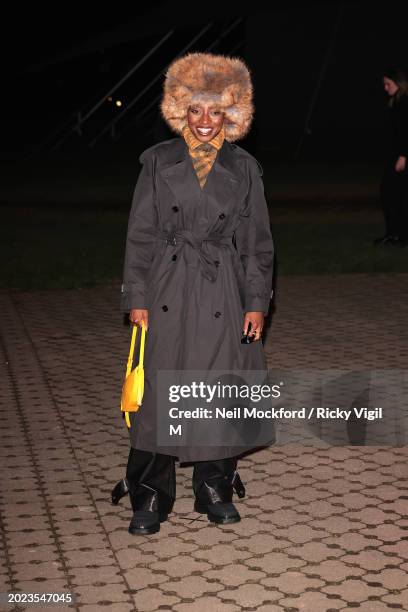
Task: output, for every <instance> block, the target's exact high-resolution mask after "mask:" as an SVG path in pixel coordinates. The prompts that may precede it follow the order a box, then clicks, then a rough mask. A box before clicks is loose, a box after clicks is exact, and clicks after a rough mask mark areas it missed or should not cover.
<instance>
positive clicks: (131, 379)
mask: <svg viewBox="0 0 408 612" xmlns="http://www.w3.org/2000/svg"><path fill="white" fill-rule="evenodd" d="M136 335H137V325H133V331H132V339H131V342H130V350H129V357H128V362H127V368H126V378H125V382H124V383H123V387H122V398H121V402H120V409H121V411H122V412H124V413H125V420H126V425H127V426H128V427H129V428H130V418H129V412H137V411H138V410H139V408H140V406H141V405H142V400H143V392H144V368H143V358H144V349H145V336H146V329H145V326H144V324H142V337H141V340H140V351H139V363H138V365H137V366H136V367H135V368H134V370H132V364H133V355H134V352H135V343H136Z"/></svg>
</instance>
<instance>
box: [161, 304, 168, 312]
mask: <svg viewBox="0 0 408 612" xmlns="http://www.w3.org/2000/svg"><path fill="white" fill-rule="evenodd" d="M168 309H169V308H168V306H166V304H164V306H162V310H164V312H167V311H168Z"/></svg>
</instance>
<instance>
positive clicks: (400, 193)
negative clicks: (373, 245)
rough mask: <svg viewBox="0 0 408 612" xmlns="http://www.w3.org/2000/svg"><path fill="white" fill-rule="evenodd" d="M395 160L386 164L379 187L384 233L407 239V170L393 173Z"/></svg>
mask: <svg viewBox="0 0 408 612" xmlns="http://www.w3.org/2000/svg"><path fill="white" fill-rule="evenodd" d="M395 164H396V158H395V159H394V158H392V159H391V160H390V161H389V162H387V164H386V166H385V169H384V173H383V177H382V181H381V186H380V196H381V203H382V207H383V213H384V220H385V233H386V234H387V235H388V236H395V237H398V238H400V239H401V240H407V239H408V168H406V169H405V171H404V172H396V171H395Z"/></svg>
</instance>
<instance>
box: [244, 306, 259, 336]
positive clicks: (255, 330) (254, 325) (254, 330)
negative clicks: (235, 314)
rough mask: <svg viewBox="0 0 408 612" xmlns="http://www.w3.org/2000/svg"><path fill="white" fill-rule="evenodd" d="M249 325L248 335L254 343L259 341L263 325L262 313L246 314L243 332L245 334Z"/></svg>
mask: <svg viewBox="0 0 408 612" xmlns="http://www.w3.org/2000/svg"><path fill="white" fill-rule="evenodd" d="M249 324H251V329H250V331H249V335H250V336H252V337H253V338H254V341H256V340H260V339H261V336H262V330H263V325H264V315H263V313H262V312H247V313H246V315H245V318H244V332H245V333H247V330H248V325H249Z"/></svg>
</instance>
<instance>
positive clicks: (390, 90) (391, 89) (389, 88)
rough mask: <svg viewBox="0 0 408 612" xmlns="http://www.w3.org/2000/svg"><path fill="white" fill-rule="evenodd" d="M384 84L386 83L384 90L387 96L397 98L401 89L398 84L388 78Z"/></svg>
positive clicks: (385, 78)
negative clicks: (396, 95)
mask: <svg viewBox="0 0 408 612" xmlns="http://www.w3.org/2000/svg"><path fill="white" fill-rule="evenodd" d="M383 83H384V89H385V91H386V92H387V94H388V95H389V96H395V94H396V93H397V91H398V89H399V87H398V85H397V84H396V82H395V81H393V80H392V79H389V78H388V77H384V79H383Z"/></svg>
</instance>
